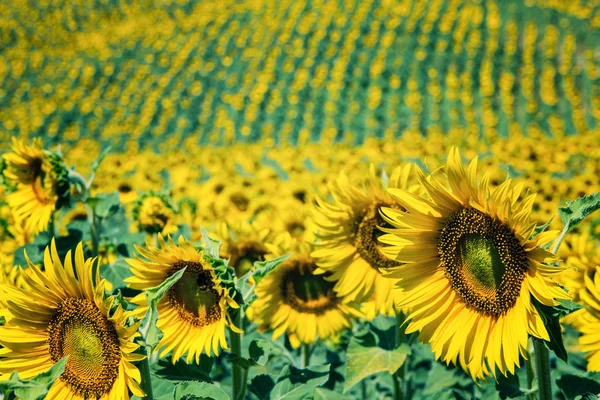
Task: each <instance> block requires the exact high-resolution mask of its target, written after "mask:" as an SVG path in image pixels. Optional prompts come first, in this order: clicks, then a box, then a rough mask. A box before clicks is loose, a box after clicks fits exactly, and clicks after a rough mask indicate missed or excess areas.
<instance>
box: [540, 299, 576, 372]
mask: <svg viewBox="0 0 600 400" xmlns="http://www.w3.org/2000/svg"><path fill="white" fill-rule="evenodd" d="M533 304H534V306H535V308H536V309H537V311H538V312H539V314H540V317H541V318H542V322H543V323H544V326H545V327H546V330H547V331H548V336H549V337H550V342H546V341H544V344H545V345H546V346H547V347H548V348H549V349H550V350H552V351H553V352H554V353H555V354H556V356H557V357H558V358H560V359H561V360H563V361H564V362H568V357H569V356H568V353H567V349H566V348H565V344H564V342H563V336H562V328H561V326H560V319H561V318H562V317H564V316H565V315H567V314H569V313H571V312H572V311H574V310H576V309H578V308H581V307H580V306H578V305H577V304H576V303H573V302H572V301H561V304H560V305H558V306H556V307H550V306H546V305H543V304H541V303H539V302H538V301H536V300H535V299H533Z"/></svg>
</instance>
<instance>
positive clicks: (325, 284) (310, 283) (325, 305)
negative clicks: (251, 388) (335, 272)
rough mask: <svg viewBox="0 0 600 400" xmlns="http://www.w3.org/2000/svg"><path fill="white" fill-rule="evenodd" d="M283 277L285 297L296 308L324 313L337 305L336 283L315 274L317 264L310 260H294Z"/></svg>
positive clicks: (305, 311)
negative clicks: (334, 288)
mask: <svg viewBox="0 0 600 400" xmlns="http://www.w3.org/2000/svg"><path fill="white" fill-rule="evenodd" d="M290 262H291V263H292V265H291V268H289V270H288V271H287V272H286V273H285V274H284V276H283V279H282V291H283V297H284V298H285V301H286V303H287V304H289V305H290V306H291V307H292V308H293V309H294V310H296V311H298V312H303V313H309V314H322V313H324V312H325V311H327V310H330V309H332V308H335V307H336V305H337V301H336V296H335V293H334V291H333V286H334V283H332V282H329V281H327V280H325V276H324V275H314V274H313V271H314V270H315V268H316V266H315V264H314V263H313V262H310V261H309V260H298V259H296V260H292V261H290Z"/></svg>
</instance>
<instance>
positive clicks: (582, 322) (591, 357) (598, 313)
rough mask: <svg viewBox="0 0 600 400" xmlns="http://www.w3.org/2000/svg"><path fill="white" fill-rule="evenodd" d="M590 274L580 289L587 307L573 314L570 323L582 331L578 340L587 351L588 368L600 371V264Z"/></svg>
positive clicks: (585, 277) (584, 350)
mask: <svg viewBox="0 0 600 400" xmlns="http://www.w3.org/2000/svg"><path fill="white" fill-rule="evenodd" d="M590 275H591V276H590ZM590 275H585V276H584V287H583V288H582V289H581V290H580V291H579V298H580V299H581V300H580V302H581V303H582V304H583V305H585V308H583V309H580V310H577V312H575V313H573V314H571V315H573V317H574V318H571V319H570V320H569V323H570V324H571V325H573V327H575V329H577V330H578V331H579V332H580V333H581V336H580V337H579V339H578V341H579V347H580V348H581V351H583V352H585V353H587V354H586V355H585V358H586V359H587V360H588V365H587V370H588V371H600V265H598V266H596V268H594V269H593V272H592V273H591V274H590ZM571 315H569V316H571Z"/></svg>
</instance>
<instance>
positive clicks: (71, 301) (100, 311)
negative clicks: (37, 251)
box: [0, 240, 144, 400]
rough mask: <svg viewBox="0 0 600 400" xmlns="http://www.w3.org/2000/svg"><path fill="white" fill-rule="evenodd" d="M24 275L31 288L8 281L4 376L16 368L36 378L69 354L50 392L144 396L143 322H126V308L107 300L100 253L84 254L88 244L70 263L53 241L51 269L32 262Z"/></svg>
mask: <svg viewBox="0 0 600 400" xmlns="http://www.w3.org/2000/svg"><path fill="white" fill-rule="evenodd" d="M27 261H28V264H29V267H28V268H26V270H29V271H30V273H27V274H22V275H21V276H22V278H23V279H24V281H25V286H26V289H22V288H19V287H16V286H15V285H13V284H3V285H1V286H0V292H2V296H4V297H5V299H6V304H7V308H8V312H9V313H10V315H11V317H12V318H11V319H10V320H9V321H8V322H7V323H6V325H4V326H1V327H0V344H1V345H2V346H4V348H3V349H2V350H0V356H1V358H0V375H3V374H5V375H4V376H6V377H8V374H10V373H11V372H13V371H17V372H18V373H19V376H20V377H21V378H25V379H29V378H32V377H34V376H36V375H38V374H40V373H42V372H44V371H47V370H48V369H49V368H50V367H52V365H53V364H54V363H56V362H57V361H58V360H60V359H62V358H64V357H67V356H68V357H69V359H68V361H67V363H66V366H65V370H64V372H63V374H62V375H61V376H60V378H59V379H58V380H56V381H55V382H54V383H53V384H52V386H51V387H50V389H49V392H48V394H47V397H46V398H49V399H67V398H69V399H70V398H94V399H115V400H117V399H124V398H125V399H128V398H129V391H131V392H132V393H133V394H135V395H136V396H144V393H143V392H142V390H141V389H140V387H139V385H138V383H139V382H140V379H141V378H140V372H139V371H138V369H137V368H136V367H135V366H134V365H133V364H132V362H134V361H140V360H141V359H143V358H144V356H142V355H140V354H136V353H134V351H136V350H137V349H138V347H139V346H138V345H136V344H134V343H133V342H132V340H133V339H134V338H135V337H136V336H137V325H132V326H126V325H125V322H126V318H125V313H124V312H123V309H122V308H121V306H120V305H115V304H114V298H113V297H108V298H105V297H104V296H105V291H104V285H105V282H106V281H104V280H100V274H99V272H98V270H99V269H98V268H95V269H96V272H95V273H92V271H93V269H94V265H93V264H94V262H95V260H94V259H87V260H86V259H84V255H83V246H82V245H81V243H80V244H79V245H78V246H77V249H76V250H75V257H74V262H75V265H73V258H72V255H71V251H69V252H68V253H67V255H66V257H65V259H64V265H63V264H62V263H61V260H60V259H59V256H58V252H57V250H56V244H55V242H54V240H53V241H52V243H51V245H50V247H49V248H46V251H45V253H44V270H43V271H42V270H41V269H40V268H39V267H37V266H35V265H33V264H32V263H31V262H30V261H29V260H27Z"/></svg>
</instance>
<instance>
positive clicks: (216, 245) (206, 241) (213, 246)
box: [200, 227, 221, 258]
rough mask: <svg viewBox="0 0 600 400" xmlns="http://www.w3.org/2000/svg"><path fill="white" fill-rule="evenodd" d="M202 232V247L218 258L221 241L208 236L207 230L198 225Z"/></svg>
mask: <svg viewBox="0 0 600 400" xmlns="http://www.w3.org/2000/svg"><path fill="white" fill-rule="evenodd" d="M200 231H201V232H202V247H203V248H204V250H206V251H207V252H208V254H210V256H211V257H213V258H219V257H220V252H221V241H220V240H216V239H213V238H211V237H210V235H209V234H208V231H207V230H206V229H204V228H203V227H200Z"/></svg>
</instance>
